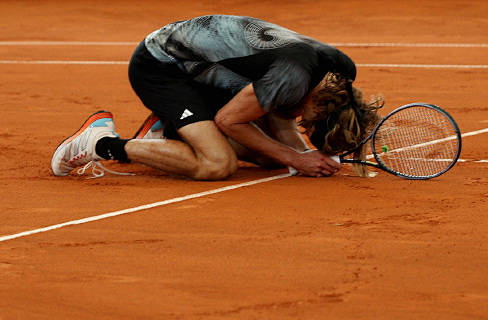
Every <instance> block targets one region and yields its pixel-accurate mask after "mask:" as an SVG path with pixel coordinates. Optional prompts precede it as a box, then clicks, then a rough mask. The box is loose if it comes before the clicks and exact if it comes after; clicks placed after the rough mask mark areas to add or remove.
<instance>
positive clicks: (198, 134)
mask: <svg viewBox="0 0 488 320" xmlns="http://www.w3.org/2000/svg"><path fill="white" fill-rule="evenodd" d="M178 134H179V135H180V136H181V137H182V139H183V140H184V141H178V140H170V139H147V140H146V139H132V140H129V141H128V142H127V144H126V145H125V151H126V152H127V156H128V159H129V160H131V161H133V162H136V163H141V164H145V165H147V166H150V167H153V168H156V169H160V170H163V171H166V172H169V173H174V174H178V175H183V176H186V177H190V178H192V179H196V180H219V179H225V178H227V177H229V176H230V175H231V174H233V173H234V172H235V171H236V169H237V157H236V154H235V152H234V151H233V150H232V147H231V146H230V144H229V142H228V141H227V139H226V138H225V137H224V135H223V134H222V133H221V132H220V130H219V129H218V128H217V126H216V125H215V123H214V122H213V121H200V122H195V123H192V124H189V125H187V126H184V127H182V128H180V129H178Z"/></svg>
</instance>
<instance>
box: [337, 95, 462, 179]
mask: <svg viewBox="0 0 488 320" xmlns="http://www.w3.org/2000/svg"><path fill="white" fill-rule="evenodd" d="M411 107H425V108H429V109H434V110H436V111H438V112H440V113H442V114H443V115H444V116H445V117H446V118H447V119H448V120H449V122H450V123H451V124H452V126H453V128H454V131H455V136H456V138H455V139H456V140H457V141H458V148H457V151H456V155H455V156H454V158H453V159H452V161H451V163H450V164H449V165H448V166H447V167H446V168H444V169H443V170H442V171H439V172H437V173H435V174H431V175H427V176H412V175H408V174H404V173H401V172H396V171H394V170H392V169H390V168H388V167H387V166H385V165H384V164H383V162H382V161H381V158H380V157H379V155H378V154H377V152H376V148H375V146H376V145H375V139H374V137H375V135H376V133H377V132H378V129H379V128H380V127H381V126H382V125H383V123H384V122H385V121H386V120H388V118H390V117H391V116H392V115H394V114H396V113H398V112H400V111H402V110H404V109H407V108H411ZM369 140H371V151H372V152H373V156H374V158H375V160H376V161H377V163H375V162H372V161H367V160H356V159H345V158H344V157H347V156H348V155H350V154H352V153H354V152H356V151H358V150H359V149H360V148H362V147H363V145H364V144H366V143H367V142H368V141H369ZM461 146H462V139H461V131H460V130H459V127H458V125H457V123H456V121H454V119H453V118H452V117H451V115H449V114H448V113H447V112H446V111H444V110H443V109H441V108H440V107H438V106H436V105H433V104H429V103H422V102H420V103H410V104H406V105H403V106H401V107H398V108H396V109H395V110H393V111H392V112H390V113H388V114H387V115H386V116H385V117H384V118H383V119H381V121H380V122H379V123H378V124H377V125H376V127H375V128H374V129H373V131H372V132H371V134H370V135H369V136H368V137H367V138H366V139H364V140H363V141H362V142H361V144H360V145H359V146H358V147H357V148H355V149H353V150H350V151H347V152H346V153H343V154H341V155H339V159H340V162H341V163H358V164H363V165H367V166H371V167H375V168H378V169H381V170H384V171H386V172H388V173H391V174H393V175H395V176H398V177H401V178H406V179H409V180H427V179H431V178H435V177H438V176H440V175H441V174H444V173H446V172H447V171H448V170H450V169H451V168H452V167H453V166H454V165H455V164H456V162H457V160H458V159H459V156H460V155H461Z"/></svg>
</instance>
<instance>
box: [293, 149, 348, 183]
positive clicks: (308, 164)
mask: <svg viewBox="0 0 488 320" xmlns="http://www.w3.org/2000/svg"><path fill="white" fill-rule="evenodd" d="M292 167H293V168H294V169H295V170H297V171H298V172H299V173H301V174H303V175H306V176H310V177H326V176H330V175H333V174H334V173H336V172H337V171H339V170H340V169H341V167H342V165H341V164H340V163H338V162H336V161H335V160H333V159H332V158H331V157H330V156H327V155H325V154H323V153H322V152H320V151H318V150H315V151H310V152H306V153H300V154H298V155H297V157H296V159H295V161H294V162H293V165H292Z"/></svg>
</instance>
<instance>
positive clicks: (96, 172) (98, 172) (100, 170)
mask: <svg viewBox="0 0 488 320" xmlns="http://www.w3.org/2000/svg"><path fill="white" fill-rule="evenodd" d="M90 167H91V172H92V176H91V177H88V178H87V179H96V178H101V177H103V176H104V175H105V171H107V172H109V173H111V174H115V175H119V176H135V173H129V172H118V171H114V170H110V169H108V168H107V167H105V166H104V165H103V164H101V163H100V162H98V161H96V160H92V161H90V162H88V163H87V164H85V165H84V166H83V167H81V168H79V169H78V174H79V175H80V176H81V175H84V174H85V172H86V170H88V168H90Z"/></svg>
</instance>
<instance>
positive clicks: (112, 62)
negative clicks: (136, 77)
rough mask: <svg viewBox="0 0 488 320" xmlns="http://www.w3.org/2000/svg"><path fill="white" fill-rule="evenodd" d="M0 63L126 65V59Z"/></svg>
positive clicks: (5, 61) (7, 62) (9, 62)
mask: <svg viewBox="0 0 488 320" xmlns="http://www.w3.org/2000/svg"><path fill="white" fill-rule="evenodd" d="M0 64H88V65H90V64H91V65H103V64H122V65H128V64H129V62H127V61H89V60H88V61H70V60H0Z"/></svg>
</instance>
